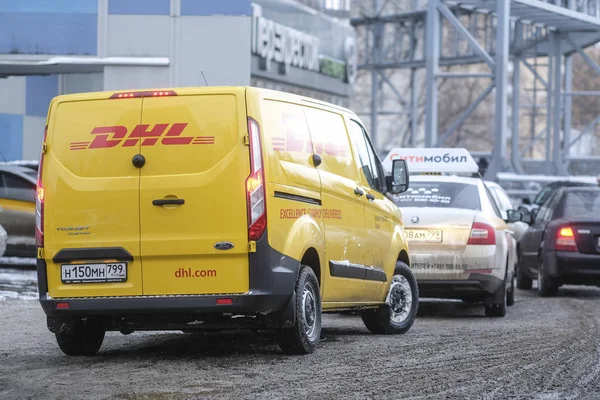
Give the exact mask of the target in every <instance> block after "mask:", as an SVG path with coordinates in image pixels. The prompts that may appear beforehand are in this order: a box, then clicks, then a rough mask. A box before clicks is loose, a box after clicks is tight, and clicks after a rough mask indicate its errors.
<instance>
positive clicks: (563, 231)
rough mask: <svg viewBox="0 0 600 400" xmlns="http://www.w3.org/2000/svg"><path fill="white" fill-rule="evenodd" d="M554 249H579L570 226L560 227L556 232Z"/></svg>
mask: <svg viewBox="0 0 600 400" xmlns="http://www.w3.org/2000/svg"><path fill="white" fill-rule="evenodd" d="M556 251H579V250H578V249H577V243H576V242H575V235H574V234H573V229H572V228H571V227H570V226H565V227H563V228H560V229H559V230H558V232H557V233H556Z"/></svg>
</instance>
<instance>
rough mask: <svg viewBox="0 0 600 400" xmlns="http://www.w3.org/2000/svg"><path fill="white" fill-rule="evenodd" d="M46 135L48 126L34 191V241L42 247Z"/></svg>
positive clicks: (45, 132)
mask: <svg viewBox="0 0 600 400" xmlns="http://www.w3.org/2000/svg"><path fill="white" fill-rule="evenodd" d="M47 135H48V126H47V125H46V128H45V129H44V138H43V139H42V150H41V151H40V162H39V166H38V179H37V187H36V191H35V242H36V246H37V247H44V197H45V191H44V184H43V182H42V171H43V169H44V153H45V148H46V136H47Z"/></svg>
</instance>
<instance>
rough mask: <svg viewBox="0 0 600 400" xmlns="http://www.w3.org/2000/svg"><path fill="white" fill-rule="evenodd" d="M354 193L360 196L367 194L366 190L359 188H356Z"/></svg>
mask: <svg viewBox="0 0 600 400" xmlns="http://www.w3.org/2000/svg"><path fill="white" fill-rule="evenodd" d="M354 194H357V195H359V196H362V195H363V194H365V192H363V191H362V190H360V189H359V188H356V189H354Z"/></svg>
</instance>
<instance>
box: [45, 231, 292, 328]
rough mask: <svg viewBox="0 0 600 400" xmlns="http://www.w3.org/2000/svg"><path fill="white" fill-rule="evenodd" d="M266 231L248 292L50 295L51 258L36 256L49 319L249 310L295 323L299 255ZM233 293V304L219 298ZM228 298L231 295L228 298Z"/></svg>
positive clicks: (269, 320)
mask: <svg viewBox="0 0 600 400" xmlns="http://www.w3.org/2000/svg"><path fill="white" fill-rule="evenodd" d="M267 238H268V235H267V232H265V233H264V234H263V237H262V238H261V239H259V240H258V241H257V243H256V248H257V249H256V252H254V253H250V254H249V255H248V257H249V278H250V282H249V283H250V285H249V286H250V289H249V291H248V292H247V293H243V294H220V295H203V294H202V295H196V294H194V295H180V294H172V295H170V294H169V295H159V296H154V295H152V296H150V295H139V296H111V297H72V298H52V297H50V296H49V295H48V280H47V275H46V262H45V260H43V259H38V260H37V267H38V268H37V270H38V285H39V293H40V297H39V301H40V304H41V306H42V309H43V310H44V313H45V314H46V316H48V317H49V319H69V318H85V317H100V318H103V319H104V318H105V319H112V320H120V319H126V320H136V319H140V318H142V319H148V318H149V319H152V320H154V321H155V322H156V326H159V325H162V326H166V325H165V324H163V323H162V322H166V321H169V320H171V319H172V317H173V318H175V319H177V320H180V321H185V320H203V319H215V318H220V317H231V316H234V315H244V316H249V317H254V316H259V317H260V318H254V319H257V320H262V321H263V322H264V323H265V324H266V325H267V326H277V327H285V326H291V324H293V323H294V321H295V302H294V299H295V284H296V279H297V277H298V273H299V270H300V261H298V260H295V259H293V258H291V257H289V256H286V255H284V254H282V253H280V252H279V251H277V250H275V249H273V248H272V247H271V246H270V245H269V243H268V239H267ZM220 299H231V304H217V301H218V300H220ZM226 302H227V303H229V301H226Z"/></svg>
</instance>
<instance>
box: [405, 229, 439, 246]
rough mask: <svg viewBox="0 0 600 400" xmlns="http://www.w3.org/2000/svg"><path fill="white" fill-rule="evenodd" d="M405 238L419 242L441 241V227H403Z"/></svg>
mask: <svg viewBox="0 0 600 400" xmlns="http://www.w3.org/2000/svg"><path fill="white" fill-rule="evenodd" d="M404 232H405V234H406V240H408V241H409V242H419V243H441V242H442V230H441V229H405V230H404Z"/></svg>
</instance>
